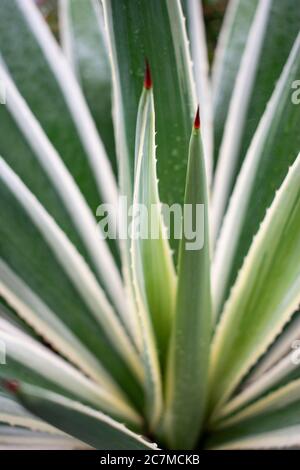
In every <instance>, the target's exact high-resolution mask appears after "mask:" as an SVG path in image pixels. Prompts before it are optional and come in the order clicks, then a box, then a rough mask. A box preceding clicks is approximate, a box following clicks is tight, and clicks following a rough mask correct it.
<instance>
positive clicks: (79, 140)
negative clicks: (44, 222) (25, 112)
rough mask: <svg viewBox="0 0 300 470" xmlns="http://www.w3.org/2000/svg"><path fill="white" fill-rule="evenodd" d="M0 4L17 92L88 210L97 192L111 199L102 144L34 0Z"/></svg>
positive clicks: (0, 28)
mask: <svg viewBox="0 0 300 470" xmlns="http://www.w3.org/2000/svg"><path fill="white" fill-rule="evenodd" d="M1 6H2V8H1V21H0V42H1V49H0V50H1V55H2V58H3V60H4V61H5V63H6V65H7V67H8V69H9V72H10V74H11V76H12V78H13V80H14V81H15V83H16V86H17V87H18V89H19V90H20V93H21V94H22V96H23V97H24V99H25V100H26V102H27V103H28V105H29V106H30V108H31V110H32V112H33V114H34V115H35V116H36V118H37V119H38V120H39V122H40V125H41V127H42V128H43V129H44V131H45V132H46V134H47V135H48V137H49V139H50V141H51V142H52V144H53V146H54V147H55V148H56V149H57V151H58V152H59V153H60V154H61V155H62V156H63V159H64V163H65V165H66V167H67V168H68V169H69V171H70V173H71V174H72V175H73V177H74V179H75V181H76V183H77V184H78V186H79V187H80V189H81V191H82V193H83V194H84V196H85V198H86V199H87V201H88V202H89V205H90V207H91V209H92V211H93V212H95V210H96V208H97V206H98V205H99V191H100V192H101V194H102V191H104V193H103V199H104V200H105V201H106V202H115V201H116V196H117V191H116V184H115V181H114V177H113V173H112V171H111V168H110V165H109V162H108V160H107V156H106V154H105V150H104V147H103V144H102V142H101V141H100V139H99V136H98V134H97V132H96V128H95V125H94V122H93V121H92V119H91V117H90V114H89V111H88V108H87V105H86V103H85V100H84V98H83V95H82V93H81V90H80V88H79V86H78V83H77V82H76V80H75V79H74V75H73V73H72V71H71V69H70V68H69V66H68V64H67V62H66V60H65V58H64V56H63V54H62V52H61V50H60V48H59V46H58V45H57V43H56V41H55V39H54V37H53V36H52V34H51V32H50V30H49V29H48V27H47V25H46V23H45V21H44V19H43V18H42V16H41V14H40V13H39V11H38V9H37V7H36V6H35V5H34V3H33V2H27V1H26V2H24V1H22V0H21V1H20V0H4V1H3V2H2V5H1ZM12 24H13V25H14V27H13V28H12V27H11V25H12ZM16 31H17V32H18V34H16ZM28 57H30V65H31V66H30V67H28V61H27V60H25V58H28ZM37 80H38V82H37ZM37 83H38V84H39V85H38V86H37ZM45 91H46V92H45ZM99 162H101V165H99Z"/></svg>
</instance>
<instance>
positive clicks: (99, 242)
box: [0, 61, 130, 323]
mask: <svg viewBox="0 0 300 470" xmlns="http://www.w3.org/2000/svg"><path fill="white" fill-rule="evenodd" d="M0 73H1V76H2V79H3V80H4V82H5V88H6V98H7V105H6V106H5V107H4V106H2V107H1V108H5V109H1V111H0V112H1V115H2V117H3V121H1V122H2V124H3V128H4V130H6V131H7V135H8V136H10V137H9V138H7V139H2V141H1V144H2V147H1V150H2V152H3V157H4V159H5V160H6V161H7V162H9V164H10V165H11V166H12V167H13V169H14V171H15V172H17V173H18V175H19V176H20V177H21V178H22V179H23V180H24V182H25V183H26V184H28V186H29V187H30V189H31V190H32V192H33V193H34V194H35V195H36V196H37V197H38V198H39V200H40V201H41V202H43V203H44V204H45V205H46V207H47V208H48V210H50V212H51V214H53V216H54V217H55V218H56V220H57V221H58V222H59V223H60V224H61V226H62V228H63V229H64V230H66V231H67V233H68V234H71V237H72V239H75V242H76V243H77V244H78V241H79V247H80V249H81V252H82V254H83V255H84V256H86V251H87V252H88V255H89V256H88V259H89V260H90V261H92V265H93V266H94V268H95V270H96V272H97V273H98V275H99V278H100V279H101V282H102V284H103V285H104V286H105V288H106V290H107V292H108V293H109V295H110V297H111V298H112V299H113V302H114V303H115V305H116V306H117V308H118V311H119V312H120V315H122V317H123V318H128V321H127V323H129V322H130V321H129V320H130V316H129V315H128V309H126V304H124V292H123V286H122V282H121V277H120V273H119V271H118V269H117V266H116V265H115V262H114V260H113V257H112V254H111V253H110V251H109V249H108V247H107V244H106V242H105V241H104V240H103V239H102V237H101V234H100V233H99V229H98V227H97V225H96V222H95V218H94V215H93V214H92V212H91V210H90V208H89V207H88V206H87V204H86V201H85V200H84V198H83V196H82V194H81V192H80V190H79V188H78V186H77V185H76V183H75V182H74V179H73V178H72V176H71V174H70V173H69V172H68V170H67V168H66V166H65V165H64V162H63V161H62V160H61V158H60V156H59V155H58V153H57V151H56V149H55V147H53V145H52V144H51V142H50V141H49V139H48V138H47V136H46V134H45V133H44V132H43V129H42V128H41V125H40V122H39V121H37V119H36V118H35V116H34V115H33V113H32V110H31V109H30V108H29V107H28V105H27V103H26V102H25V101H24V99H23V97H22V96H21V95H20V93H19V90H18V89H17V88H16V86H15V84H14V82H13V81H12V78H11V76H10V75H9V73H8V71H7V69H6V67H5V65H3V64H1V61H0ZM21 157H22V158H21ZM23 157H24V158H23ZM26 157H27V158H28V165H24V159H25V158H26ZM35 159H36V160H37V161H35ZM99 162H100V160H99ZM99 162H98V163H99ZM107 185H108V186H109V180H108V181H107ZM58 195H59V197H58ZM62 202H63V208H61V207H60V206H61V205H62ZM75 207H76V210H75ZM64 209H66V210H64ZM66 212H68V214H66ZM70 218H71V221H70ZM70 222H71V223H70ZM74 226H75V227H76V230H77V231H78V234H79V235H80V238H81V240H82V241H83V242H84V245H85V248H86V249H85V248H84V249H83V250H82V243H81V240H80V238H79V237H78V236H76V234H75V235H74Z"/></svg>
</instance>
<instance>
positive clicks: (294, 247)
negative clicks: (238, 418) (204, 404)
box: [211, 154, 300, 405]
mask: <svg viewBox="0 0 300 470" xmlns="http://www.w3.org/2000/svg"><path fill="white" fill-rule="evenodd" d="M299 183H300V154H299V155H298V157H297V159H296V161H295V162H294V164H293V166H292V167H291V169H290V170H289V173H288V175H287V176H286V178H285V180H284V182H283V184H282V186H281V188H280V190H279V191H278V192H277V194H276V197H275V199H274V201H273V203H272V206H271V208H270V210H269V211H268V213H267V215H266V217H265V219H264V222H263V223H262V225H261V227H260V229H259V232H258V234H257V236H256V237H255V239H254V241H253V243H252V246H251V248H250V251H249V253H248V256H247V258H246V260H245V262H244V265H243V267H242V269H241V271H240V273H239V276H238V279H237V282H236V284H235V286H234V288H233V290H232V292H231V296H230V298H229V300H228V302H227V303H226V305H225V309H224V312H223V315H222V317H221V321H220V324H219V326H218V328H217V330H216V334H215V337H214V341H213V347H212V362H211V386H212V388H211V400H212V403H213V404H214V405H216V404H218V403H219V404H220V403H224V401H226V399H227V398H228V397H229V396H230V395H231V393H232V392H233V391H234V389H235V388H236V386H237V385H238V384H239V382H240V380H241V379H242V378H243V377H244V376H245V374H246V373H247V372H248V371H249V369H250V368H251V367H252V366H253V365H254V364H255V363H256V362H257V360H258V359H259V358H260V356H261V355H262V354H263V353H264V352H265V351H266V349H267V348H268V346H270V344H271V343H272V342H273V340H274V339H275V338H276V336H277V335H278V333H279V332H280V331H281V330H282V328H283V326H284V325H285V324H286V323H287V322H288V321H289V319H290V318H291V316H292V314H293V313H294V311H295V310H296V308H297V306H298V305H299V301H300V264H299V257H298V256H297V253H299V249H300V246H299V240H300V193H299V188H300V184H299Z"/></svg>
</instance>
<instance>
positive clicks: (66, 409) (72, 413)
mask: <svg viewBox="0 0 300 470" xmlns="http://www.w3.org/2000/svg"><path fill="white" fill-rule="evenodd" d="M17 396H18V398H19V400H20V401H21V403H22V404H24V405H25V406H26V408H28V409H29V410H30V411H31V412H33V413H34V414H36V415H38V416H40V417H41V418H43V419H45V420H47V421H48V422H50V423H51V424H53V425H56V426H57V427H58V428H60V429H62V430H63V431H65V432H67V433H68V434H71V435H73V436H75V437H77V438H78V439H80V440H81V441H83V442H86V443H87V444H89V445H91V446H92V447H94V448H96V449H100V450H101V449H102V450H122V449H123V450H147V449H152V450H153V449H156V448H157V447H156V446H155V445H154V444H151V443H149V442H147V441H146V440H145V439H143V438H141V437H140V436H139V435H137V434H134V433H133V432H131V431H129V430H128V429H126V427H125V426H124V425H122V424H119V423H118V422H117V421H114V420H113V419H111V418H110V417H108V416H107V415H104V414H103V413H101V412H98V411H96V410H93V409H92V408H88V407H86V406H84V405H82V404H81V403H79V402H75V401H73V400H70V399H67V398H65V397H63V396H61V395H58V394H55V393H51V392H49V391H47V390H43V389H41V388H38V387H33V386H30V385H26V384H22V385H21V388H20V390H19V391H18V394H17Z"/></svg>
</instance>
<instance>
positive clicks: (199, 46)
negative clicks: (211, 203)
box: [181, 0, 213, 187]
mask: <svg viewBox="0 0 300 470" xmlns="http://www.w3.org/2000/svg"><path fill="white" fill-rule="evenodd" d="M181 4H182V7H183V9H184V13H185V15H186V19H187V31H188V36H189V39H190V49H191V56H192V61H193V72H194V74H193V75H194V80H195V85H196V93H197V100H198V103H201V109H200V119H201V128H202V139H203V149H204V158H205V167H206V172H207V179H208V186H209V187H210V183H211V180H212V173H213V109H212V92H211V83H210V75H209V73H210V71H209V62H208V52H207V45H206V37H205V24H204V18H203V8H202V2H201V1H198V0H182V1H181Z"/></svg>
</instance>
